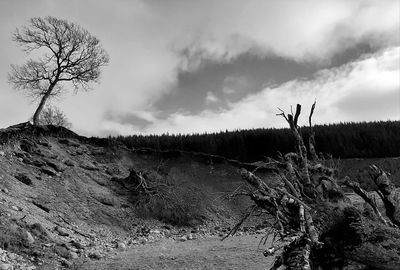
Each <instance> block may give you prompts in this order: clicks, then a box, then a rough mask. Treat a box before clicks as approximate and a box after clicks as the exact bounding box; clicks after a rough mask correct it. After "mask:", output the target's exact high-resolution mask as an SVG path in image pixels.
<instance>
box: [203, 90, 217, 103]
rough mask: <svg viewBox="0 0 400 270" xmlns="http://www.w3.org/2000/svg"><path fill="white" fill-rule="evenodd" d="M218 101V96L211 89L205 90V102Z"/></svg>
mask: <svg viewBox="0 0 400 270" xmlns="http://www.w3.org/2000/svg"><path fill="white" fill-rule="evenodd" d="M218 101H219V99H218V97H217V96H216V95H215V94H214V93H213V92H211V91H208V92H207V96H206V104H211V103H216V102H218Z"/></svg>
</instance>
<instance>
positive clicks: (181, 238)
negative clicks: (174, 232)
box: [177, 235, 188, 242]
mask: <svg viewBox="0 0 400 270" xmlns="http://www.w3.org/2000/svg"><path fill="white" fill-rule="evenodd" d="M177 240H178V241H179V242H185V241H186V240H188V239H187V238H186V235H184V236H181V237H179V238H178V239H177Z"/></svg>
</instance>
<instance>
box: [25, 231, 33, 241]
mask: <svg viewBox="0 0 400 270" xmlns="http://www.w3.org/2000/svg"><path fill="white" fill-rule="evenodd" d="M25 237H26V240H27V241H28V243H29V244H33V243H35V239H34V238H33V236H32V234H31V233H30V232H28V231H27V232H25Z"/></svg>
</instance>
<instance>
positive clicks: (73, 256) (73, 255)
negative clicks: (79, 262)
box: [70, 251, 79, 260]
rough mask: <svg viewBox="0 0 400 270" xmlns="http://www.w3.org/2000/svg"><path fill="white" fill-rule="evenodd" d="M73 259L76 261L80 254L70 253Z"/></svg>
mask: <svg viewBox="0 0 400 270" xmlns="http://www.w3.org/2000/svg"><path fill="white" fill-rule="evenodd" d="M70 255H71V259H73V260H76V259H78V258H79V256H78V254H77V253H75V252H72V251H70Z"/></svg>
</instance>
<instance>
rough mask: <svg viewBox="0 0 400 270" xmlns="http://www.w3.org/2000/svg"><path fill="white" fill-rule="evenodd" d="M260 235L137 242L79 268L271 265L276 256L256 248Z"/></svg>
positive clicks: (131, 269) (130, 269)
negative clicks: (129, 247)
mask: <svg viewBox="0 0 400 270" xmlns="http://www.w3.org/2000/svg"><path fill="white" fill-rule="evenodd" d="M260 239H261V235H246V236H234V237H231V238H228V239H226V240H224V241H220V240H219V239H218V238H210V239H197V240H190V241H185V242H177V241H175V240H173V239H165V240H162V241H160V242H157V243H152V244H148V245H143V246H137V247H135V248H132V249H129V250H127V251H125V252H123V253H119V254H118V255H116V256H114V257H111V258H108V259H107V260H101V261H91V262H86V263H85V264H83V265H81V266H79V267H78V268H77V269H88V270H94V269H113V270H136V269H138V270H139V269H140V270H142V269H248V270H250V269H254V270H257V269H260V270H261V269H268V268H269V267H270V266H271V265H272V263H273V258H265V257H264V256H263V255H262V250H261V249H260V250H257V247H258V243H259V241H260Z"/></svg>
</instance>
